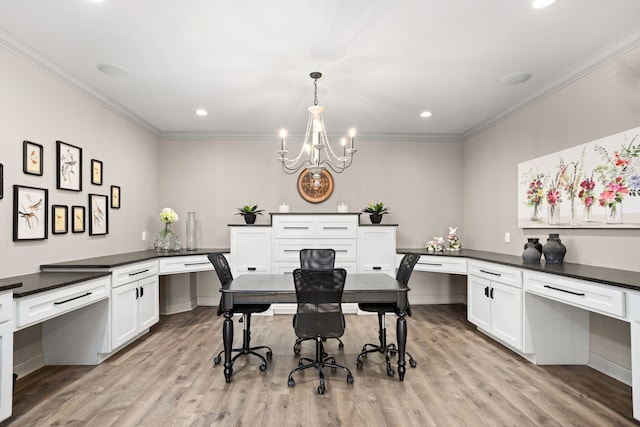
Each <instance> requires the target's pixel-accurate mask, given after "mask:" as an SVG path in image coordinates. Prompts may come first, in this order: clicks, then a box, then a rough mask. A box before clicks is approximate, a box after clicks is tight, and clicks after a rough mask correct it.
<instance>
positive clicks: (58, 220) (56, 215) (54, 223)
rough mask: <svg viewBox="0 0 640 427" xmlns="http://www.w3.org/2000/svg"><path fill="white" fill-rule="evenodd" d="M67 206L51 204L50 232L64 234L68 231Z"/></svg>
mask: <svg viewBox="0 0 640 427" xmlns="http://www.w3.org/2000/svg"><path fill="white" fill-rule="evenodd" d="M68 217H69V207H68V206H64V205H51V234H66V233H68V232H69V222H68Z"/></svg>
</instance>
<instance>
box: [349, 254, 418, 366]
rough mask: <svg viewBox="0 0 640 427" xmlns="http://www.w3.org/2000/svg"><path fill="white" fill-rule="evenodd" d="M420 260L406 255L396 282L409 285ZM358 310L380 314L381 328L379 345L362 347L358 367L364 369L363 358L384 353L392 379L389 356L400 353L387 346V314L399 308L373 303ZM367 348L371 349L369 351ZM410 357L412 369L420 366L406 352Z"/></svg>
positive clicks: (392, 345) (359, 305)
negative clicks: (370, 354)
mask: <svg viewBox="0 0 640 427" xmlns="http://www.w3.org/2000/svg"><path fill="white" fill-rule="evenodd" d="M418 259H420V255H417V254H406V255H405V256H404V257H403V258H402V261H401V262H400V267H399V268H398V273H397V275H396V280H398V281H399V282H401V283H404V284H405V285H406V284H408V283H409V278H410V277H411V273H412V272H413V267H415V265H416V263H417V262H418ZM358 308H360V310H362V311H368V312H370V313H377V314H378V326H379V328H380V330H379V332H378V339H379V340H380V343H379V344H370V343H368V344H365V345H364V346H362V352H360V354H359V355H358V358H357V360H356V367H357V368H358V369H362V366H363V363H362V358H363V357H367V355H368V354H369V353H382V354H384V357H385V361H386V363H387V375H389V376H390V377H392V376H393V375H394V373H395V372H394V370H393V369H392V368H391V361H390V360H389V356H390V355H391V356H395V355H396V353H397V352H398V349H397V347H396V345H395V344H387V328H386V325H385V321H386V319H385V314H386V313H396V312H397V311H398V306H397V305H396V304H386V303H372V304H366V303H362V304H358ZM406 312H407V314H408V315H409V316H411V307H409V306H407V310H406ZM367 347H370V348H369V349H367ZM405 353H406V355H407V356H408V357H409V365H410V366H411V367H412V368H415V367H416V366H418V364H417V363H416V361H415V360H414V359H413V357H411V354H410V353H409V352H405Z"/></svg>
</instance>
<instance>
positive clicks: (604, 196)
mask: <svg viewBox="0 0 640 427" xmlns="http://www.w3.org/2000/svg"><path fill="white" fill-rule="evenodd" d="M628 194H629V189H628V188H627V184H626V182H625V180H624V178H623V177H622V176H617V177H616V179H615V180H614V181H611V182H609V183H608V184H607V185H606V187H605V190H604V191H603V192H602V193H600V199H599V202H600V206H607V207H609V208H611V209H612V210H614V209H615V207H616V205H617V204H618V203H622V200H624V197H625V196H626V195H628Z"/></svg>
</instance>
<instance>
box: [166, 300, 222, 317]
mask: <svg viewBox="0 0 640 427" xmlns="http://www.w3.org/2000/svg"><path fill="white" fill-rule="evenodd" d="M216 305H217V304H216ZM197 306H198V301H197V300H195V299H192V300H191V301H187V302H183V303H180V304H171V305H168V306H165V307H162V310H161V311H160V314H162V315H168V314H176V313H184V312H185V311H191V310H193V309H194V308H196V307H197Z"/></svg>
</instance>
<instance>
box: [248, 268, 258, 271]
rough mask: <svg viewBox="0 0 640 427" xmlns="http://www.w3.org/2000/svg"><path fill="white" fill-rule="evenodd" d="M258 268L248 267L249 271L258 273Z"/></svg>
mask: <svg viewBox="0 0 640 427" xmlns="http://www.w3.org/2000/svg"><path fill="white" fill-rule="evenodd" d="M256 270H257V268H256V267H247V271H256Z"/></svg>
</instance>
